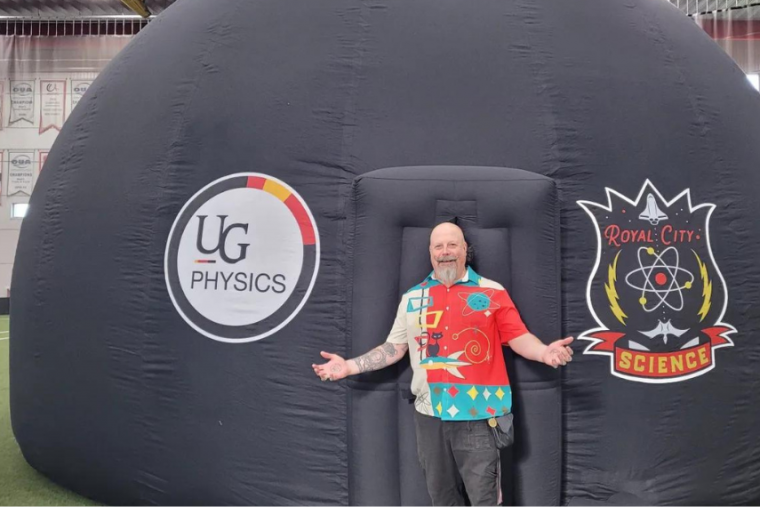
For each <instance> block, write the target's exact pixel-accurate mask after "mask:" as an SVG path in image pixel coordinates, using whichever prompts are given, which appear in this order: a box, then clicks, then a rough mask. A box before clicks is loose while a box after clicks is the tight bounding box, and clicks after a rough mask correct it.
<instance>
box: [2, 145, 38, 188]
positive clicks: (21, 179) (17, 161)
mask: <svg viewBox="0 0 760 507" xmlns="http://www.w3.org/2000/svg"><path fill="white" fill-rule="evenodd" d="M33 187H34V152H33V151H31V152H29V151H9V152H8V197H10V196H12V195H17V194H23V195H32V188H33Z"/></svg>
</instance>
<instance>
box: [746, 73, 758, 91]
mask: <svg viewBox="0 0 760 507" xmlns="http://www.w3.org/2000/svg"><path fill="white" fill-rule="evenodd" d="M747 79H749V82H750V83H751V84H752V86H754V87H755V90H758V91H760V75H759V74H747Z"/></svg>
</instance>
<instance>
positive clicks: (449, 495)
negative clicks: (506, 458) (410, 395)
mask: <svg viewBox="0 0 760 507" xmlns="http://www.w3.org/2000/svg"><path fill="white" fill-rule="evenodd" d="M414 422H415V426H416V429H417V456H418V457H419V460H420V465H422V471H423V472H424V474H425V482H427V488H428V493H430V498H432V499H433V505H464V501H465V497H464V491H465V490H466V491H467V496H468V498H469V499H470V502H471V503H472V505H498V502H499V450H498V449H497V448H496V442H495V441H494V438H493V435H492V434H491V429H490V428H489V427H488V422H487V421H486V420H480V421H442V420H440V419H439V418H437V417H431V416H427V415H423V414H420V413H419V412H417V411H415V414H414Z"/></svg>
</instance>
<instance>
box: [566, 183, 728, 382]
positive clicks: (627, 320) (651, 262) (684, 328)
mask: <svg viewBox="0 0 760 507" xmlns="http://www.w3.org/2000/svg"><path fill="white" fill-rule="evenodd" d="M606 193H607V204H606V205H605V204H602V203H596V202H591V201H578V205H579V206H580V207H581V208H582V209H583V210H584V211H585V212H586V213H587V214H588V215H589V216H590V217H591V219H592V221H593V224H594V227H595V232H596V236H597V241H598V248H597V256H596V263H595V265H594V268H593V270H592V271H591V276H590V278H589V282H588V286H587V289H586V300H587V303H588V307H589V310H590V311H591V314H592V315H593V317H594V319H595V320H596V322H597V324H598V327H596V328H594V329H589V330H587V331H585V332H583V333H582V334H581V335H580V336H579V339H582V340H588V341H590V342H591V344H590V345H589V346H588V347H587V348H586V349H585V350H584V354H596V355H604V356H608V357H610V359H611V372H612V374H613V375H615V376H617V377H621V378H624V379H628V380H633V381H637V382H648V383H667V382H678V381H683V380H687V379H690V378H694V377H696V376H699V375H703V374H705V373H707V372H708V371H710V370H712V369H713V368H714V367H715V351H716V350H717V349H720V348H722V347H731V346H733V345H734V343H733V341H732V340H731V339H730V338H729V337H728V335H729V334H732V333H735V332H736V329H735V328H734V327H733V326H731V325H730V324H727V323H725V322H723V316H724V314H725V311H726V307H727V305H728V291H727V288H726V283H725V280H724V279H723V275H721V273H720V270H719V269H718V265H717V264H716V263H715V259H714V257H713V254H712V250H711V248H710V229H709V228H710V216H711V215H712V213H713V211H714V210H715V205H713V204H708V203H703V204H699V205H697V206H693V205H692V202H691V193H690V191H689V189H686V190H684V191H683V192H681V193H680V194H678V195H677V196H676V197H674V198H673V199H671V200H670V201H667V200H666V199H665V198H663V196H662V195H661V194H660V192H659V191H658V190H657V189H656V188H655V186H654V185H653V184H652V183H651V182H650V181H649V180H647V181H646V182H645V183H644V185H643V186H642V188H641V190H640V191H639V194H638V196H637V197H636V198H635V199H630V198H628V197H626V196H625V195H623V194H621V193H619V192H617V191H615V190H613V189H611V188H607V189H606Z"/></svg>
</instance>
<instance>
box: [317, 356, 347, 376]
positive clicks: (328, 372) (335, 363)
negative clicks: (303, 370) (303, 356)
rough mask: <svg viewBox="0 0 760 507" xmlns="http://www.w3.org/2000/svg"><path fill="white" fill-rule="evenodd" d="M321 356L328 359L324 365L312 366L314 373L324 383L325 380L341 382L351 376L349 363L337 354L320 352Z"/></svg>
mask: <svg viewBox="0 0 760 507" xmlns="http://www.w3.org/2000/svg"><path fill="white" fill-rule="evenodd" d="M319 355H321V356H322V357H324V358H325V359H328V361H327V362H326V363H324V364H312V365H311V367H312V368H314V373H316V374H317V376H318V377H319V378H321V379H322V380H323V381H325V380H340V379H342V378H346V377H348V376H349V375H351V372H350V371H349V366H348V361H346V360H345V359H343V358H342V357H340V356H339V355H337V354H330V353H329V352H324V351H322V352H320V353H319Z"/></svg>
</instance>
